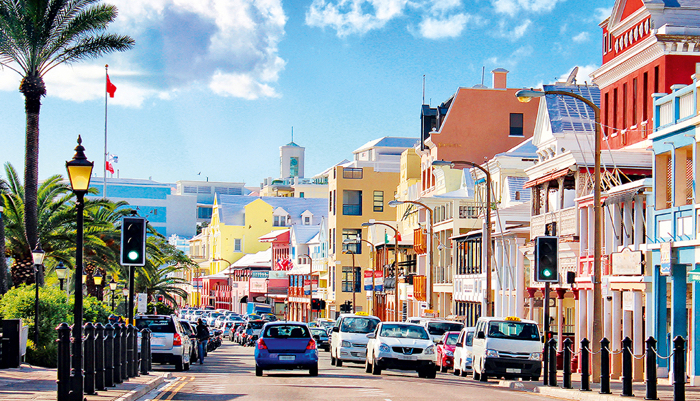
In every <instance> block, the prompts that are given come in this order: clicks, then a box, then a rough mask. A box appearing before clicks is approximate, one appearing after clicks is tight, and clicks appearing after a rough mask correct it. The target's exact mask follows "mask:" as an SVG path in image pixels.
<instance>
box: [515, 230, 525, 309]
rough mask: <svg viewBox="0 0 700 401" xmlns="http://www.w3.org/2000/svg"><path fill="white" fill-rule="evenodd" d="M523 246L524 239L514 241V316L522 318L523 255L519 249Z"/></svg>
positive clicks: (523, 295)
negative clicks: (515, 262) (515, 261)
mask: <svg viewBox="0 0 700 401" xmlns="http://www.w3.org/2000/svg"><path fill="white" fill-rule="evenodd" d="M523 245H525V238H516V239H515V253H516V258H517V259H516V260H517V264H516V268H515V271H516V273H515V274H516V276H515V315H516V316H518V317H520V318H522V317H524V316H523V314H524V310H523V309H524V306H523V302H524V301H525V254H524V253H522V252H521V251H520V247H521V246H523Z"/></svg>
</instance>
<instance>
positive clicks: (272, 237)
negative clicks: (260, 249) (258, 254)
mask: <svg viewBox="0 0 700 401" xmlns="http://www.w3.org/2000/svg"><path fill="white" fill-rule="evenodd" d="M285 235H286V239H285V238H284V237H285ZM285 240H286V241H289V229H288V228H287V229H284V230H275V231H272V232H269V233H267V234H265V235H263V236H262V237H259V238H258V241H260V242H276V241H285Z"/></svg>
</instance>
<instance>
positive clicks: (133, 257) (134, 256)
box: [129, 251, 139, 260]
mask: <svg viewBox="0 0 700 401" xmlns="http://www.w3.org/2000/svg"><path fill="white" fill-rule="evenodd" d="M138 257H139V253H138V252H136V251H131V252H129V260H136V259H138Z"/></svg>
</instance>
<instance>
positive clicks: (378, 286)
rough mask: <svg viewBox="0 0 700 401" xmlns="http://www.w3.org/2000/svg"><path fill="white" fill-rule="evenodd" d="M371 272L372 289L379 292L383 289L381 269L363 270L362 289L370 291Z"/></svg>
mask: <svg viewBox="0 0 700 401" xmlns="http://www.w3.org/2000/svg"><path fill="white" fill-rule="evenodd" d="M372 273H374V291H377V292H380V291H382V290H383V289H384V272H382V271H381V270H365V271H364V272H363V273H362V276H363V277H362V281H363V285H364V289H365V291H372V275H373V274H372Z"/></svg>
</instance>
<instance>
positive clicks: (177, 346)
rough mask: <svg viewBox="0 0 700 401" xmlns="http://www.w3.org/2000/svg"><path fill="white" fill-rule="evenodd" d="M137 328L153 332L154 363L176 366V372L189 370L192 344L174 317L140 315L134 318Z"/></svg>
mask: <svg viewBox="0 0 700 401" xmlns="http://www.w3.org/2000/svg"><path fill="white" fill-rule="evenodd" d="M134 321H135V323H136V328H137V329H139V331H140V330H142V329H145V328H148V329H149V330H151V332H152V335H151V353H152V358H153V362H154V363H162V364H167V365H175V370H178V371H181V370H189V369H190V356H191V355H192V350H191V347H192V343H191V341H190V338H189V331H185V329H184V328H183V327H182V325H181V324H180V322H179V321H178V320H177V318H175V317H174V316H169V315H139V316H136V317H135V318H134Z"/></svg>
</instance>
